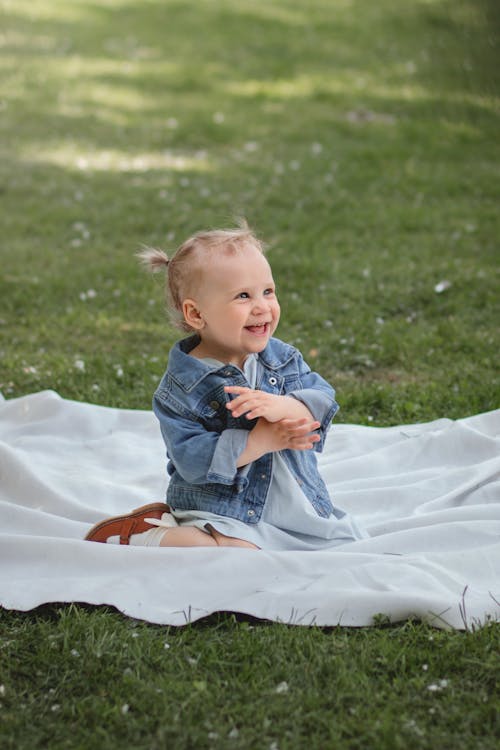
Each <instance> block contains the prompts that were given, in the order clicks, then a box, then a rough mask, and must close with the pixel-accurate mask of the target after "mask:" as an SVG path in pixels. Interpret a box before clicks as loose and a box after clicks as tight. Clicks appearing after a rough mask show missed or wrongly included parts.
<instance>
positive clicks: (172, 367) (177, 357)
mask: <svg viewBox="0 0 500 750" xmlns="http://www.w3.org/2000/svg"><path fill="white" fill-rule="evenodd" d="M198 343H199V337H198V336H197V335H196V334H195V335H193V336H188V338H185V339H181V340H180V341H177V343H176V344H174V346H173V347H172V349H171V350H170V354H169V357H168V371H169V373H170V375H171V376H172V378H173V379H174V380H175V381H176V382H177V383H178V384H179V385H180V386H181V388H183V390H185V391H188V392H189V391H192V390H193V388H194V387H195V386H196V385H198V383H200V382H201V381H202V380H204V378H206V377H207V375H209V374H211V373H217V372H220V374H221V375H222V376H224V377H228V376H229V375H237V374H239V375H241V371H240V370H239V369H238V367H236V366H235V365H230V364H228V365H222V366H221V367H216V366H214V365H211V364H208V363H207V362H204V361H203V360H201V359H197V358H196V357H191V356H190V355H189V352H190V351H191V349H194V347H195V346H196V345H197V344H198ZM294 354H295V349H294V348H293V347H292V346H290V345H289V344H285V343H284V342H283V341H280V340H279V339H275V338H271V339H270V340H269V343H268V345H267V346H266V348H265V349H264V350H263V351H262V352H260V354H259V360H260V361H261V362H262V364H263V365H264V366H265V367H267V368H269V369H271V370H279V369H281V368H282V367H284V366H285V365H287V364H288V362H289V361H290V360H291V359H292V357H293V356H294Z"/></svg>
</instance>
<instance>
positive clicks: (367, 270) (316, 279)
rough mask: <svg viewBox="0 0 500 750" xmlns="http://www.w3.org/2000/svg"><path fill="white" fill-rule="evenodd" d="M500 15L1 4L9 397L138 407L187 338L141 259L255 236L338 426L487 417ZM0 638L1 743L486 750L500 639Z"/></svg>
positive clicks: (3, 281) (79, 612) (213, 623)
mask: <svg viewBox="0 0 500 750" xmlns="http://www.w3.org/2000/svg"><path fill="white" fill-rule="evenodd" d="M499 21H500V13H499V9H498V4H497V3H495V2H493V0H411V1H409V2H400V1H399V0H379V1H378V2H370V1H369V0H309V2H299V1H298V0H218V1H217V2H215V0H177V1H175V0H134V1H133V2H132V1H131V0H99V1H98V0H94V1H93V2H92V1H91V0H72V1H71V2H67V0H1V2H0V70H1V76H0V211H1V214H2V232H1V240H0V259H1V266H0V391H1V392H2V393H3V394H4V396H5V397H6V398H14V397H17V396H22V395H24V394H27V393H31V392H34V391H39V390H42V389H46V388H52V389H54V390H56V391H58V392H59V393H60V394H61V395H62V396H64V397H66V398H73V399H78V400H85V401H92V402H95V403H101V404H106V405H110V406H117V407H127V408H144V409H148V408H149V407H150V402H151V395H152V391H153V389H154V387H155V384H156V383H157V381H158V379H159V377H160V376H161V374H162V372H163V370H164V367H165V362H166V355H167V352H168V349H169V347H170V346H171V344H172V343H173V341H174V340H175V339H176V338H177V336H178V334H177V333H176V332H175V331H174V330H173V329H172V328H170V327H169V325H168V323H167V321H166V317H165V313H164V310H163V305H162V289H161V283H160V282H159V281H158V279H157V278H154V279H151V278H148V277H147V276H145V275H144V274H143V273H141V272H140V271H139V270H138V267H137V262H136V259H135V257H134V253H135V252H136V251H137V249H139V247H140V246H141V244H143V243H145V244H155V245H159V246H162V247H165V248H166V249H167V250H169V249H173V248H174V247H175V246H176V245H177V244H178V243H180V242H181V241H182V240H183V239H184V238H185V237H186V236H187V235H189V234H190V233H192V232H193V231H196V230H198V229H200V228H206V227H217V226H221V225H228V224H231V223H232V222H233V217H234V216H236V215H245V216H246V217H247V219H248V220H249V222H250V224H251V225H252V226H253V227H254V228H255V229H256V230H257V231H258V233H259V234H260V235H261V236H262V237H263V238H264V239H265V240H266V241H267V243H268V245H269V258H270V260H271V263H272V265H273V268H274V272H275V277H276V280H277V282H278V288H279V295H280V300H281V303H282V322H281V323H280V329H279V335H280V336H281V338H283V339H285V340H289V341H292V342H294V343H296V344H297V345H298V346H299V347H300V348H301V349H302V350H303V352H304V354H305V356H306V358H307V359H308V360H309V361H310V362H311V364H312V365H314V366H315V367H316V369H318V370H320V371H321V373H322V374H324V375H325V377H327V378H328V379H329V380H330V381H331V382H332V383H333V384H334V385H335V386H336V388H337V396H338V400H339V402H340V404H341V407H342V410H341V412H340V416H339V417H338V418H337V419H340V420H341V421H344V422H358V423H367V424H377V425H391V424H397V423H401V422H415V421H425V420H428V419H434V418H437V417H442V416H447V417H452V418H460V417H465V416H468V415H470V414H473V413H477V412H481V411H486V410H489V409H493V408H497V407H498V406H499V400H500V399H499V392H500V388H499V382H498V351H499V350H500V342H499V337H498V321H499V305H498V298H499V285H498V266H499V264H498V260H499V252H498V236H499V224H500V221H499V215H498V192H499V190H498V188H499V184H498V183H499V181H498V162H499V159H498V152H499V141H498V129H499V122H498V102H499V89H500V87H499V82H498V75H499V74H498V71H499V67H498V29H499ZM443 280H446V281H448V282H449V284H450V286H449V287H448V288H447V289H445V291H443V292H442V293H438V292H436V291H435V287H436V285H437V284H438V283H439V282H441V281H443ZM89 290H91V291H90V294H89ZM0 617H1V620H0V622H1V624H2V629H1V633H2V635H1V638H2V641H1V643H0V646H1V648H2V650H1V652H0V684H1V685H3V686H4V688H3V689H2V690H1V691H0V692H1V693H2V694H0V703H1V704H2V707H1V709H0V740H1V742H2V746H5V745H7V746H8V747H16V748H22V747H26V748H35V747H42V746H50V747H51V748H63V747H78V748H86V747H89V748H90V747H94V746H96V745H97V746H102V747H117V746H121V745H127V744H130V745H133V746H136V747H144V748H150V747H151V748H155V747H164V746H166V745H169V746H172V747H175V748H176V750H177V748H183V747H186V748H187V747H212V746H213V747H226V746H228V747H255V748H261V747H262V748H270V750H271V748H279V750H284V749H285V748H298V747H305V746H309V745H310V746H311V747H327V748H329V747H339V748H342V747H349V748H350V747H352V748H357V747H359V748H392V747H394V748H399V747H404V748H406V747H412V748H413V747H416V748H427V747H429V748H430V747H432V748H435V747H438V748H448V747H449V748H453V749H454V750H455V749H457V750H460V748H474V750H476V748H489V747H493V736H494V732H493V716H492V714H493V710H492V704H491V701H489V700H488V698H487V696H488V690H490V689H492V684H493V678H494V674H495V670H494V669H493V666H492V665H493V663H494V654H495V649H494V645H495V639H497V638H498V627H494V626H491V627H488V628H486V629H484V630H482V631H478V632H469V633H465V634H460V633H458V634H457V633H442V632H434V631H431V630H429V628H428V627H427V626H424V625H418V624H416V623H407V624H404V625H402V626H400V627H395V628H381V627H376V628H373V629H368V630H360V631H346V630H338V629H334V630H331V631H328V630H320V629H314V628H312V629H302V628H296V629H295V628H290V627H287V626H285V625H279V624H274V625H271V624H259V623H252V624H249V623H248V622H246V621H238V620H235V619H233V618H231V617H230V616H228V615H226V616H223V615H221V616H220V617H217V618H211V619H209V620H208V621H207V622H205V623H198V624H194V625H190V626H188V627H186V628H185V629H182V630H172V629H169V628H158V627H153V626H150V625H146V624H138V623H135V622H132V621H130V620H127V619H126V618H124V617H122V616H120V615H117V614H115V613H112V612H111V611H109V610H106V609H104V608H101V609H96V610H89V609H86V608H82V607H80V606H75V607H63V608H61V609H58V608H57V607H55V606H54V607H47V608H44V609H42V610H40V611H37V612H35V613H32V614H19V615H16V614H12V613H6V612H3V613H1V615H0ZM135 633H137V634H138V637H137V638H135V639H134V640H132V634H135ZM431 636H432V637H433V638H434V640H429V639H430V638H431ZM165 640H167V641H168V642H169V643H170V646H171V648H170V649H168V650H165V649H164V647H163V644H164V642H165ZM52 644H55V645H52ZM72 649H76V650H77V651H78V653H79V656H72V654H71V651H72ZM97 652H99V653H100V654H101V656H97V655H96V654H97ZM187 657H189V660H188V659H187ZM192 660H195V661H194V662H193V661H192ZM424 664H427V665H428V670H427V671H425V670H424V669H423V665H424ZM496 671H497V672H498V663H497V664H496ZM440 679H447V680H448V684H447V686H446V688H443V689H442V690H440V691H436V692H432V691H429V690H427V686H428V685H429V684H439V680H440ZM282 682H286V683H287V685H288V687H289V689H288V691H287V692H284V693H276V692H275V691H276V688H277V686H278V685H279V684H280V683H282ZM158 690H161V691H162V692H157V691H158ZM125 705H128V706H129V710H128V712H127V713H122V707H123V706H125ZM53 706H59V708H57V709H53ZM233 730H237V731H238V734H236V732H235V731H233ZM210 733H217V734H218V737H215V735H213V736H212V735H211V734H210ZM231 733H232V734H231Z"/></svg>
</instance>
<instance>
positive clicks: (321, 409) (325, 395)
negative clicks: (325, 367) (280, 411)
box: [286, 350, 339, 453]
mask: <svg viewBox="0 0 500 750" xmlns="http://www.w3.org/2000/svg"><path fill="white" fill-rule="evenodd" d="M297 364H298V370H299V379H300V382H301V385H302V387H301V388H299V389H294V390H291V391H289V392H288V393H287V394H286V395H287V396H293V398H296V399H297V401H301V402H302V403H303V404H304V405H305V406H307V408H308V409H309V411H310V412H311V414H312V415H313V417H314V419H316V420H317V421H318V422H320V428H319V430H318V434H319V436H320V438H321V440H320V441H319V442H317V443H315V444H314V450H315V451H317V452H318V453H320V452H321V451H322V450H323V447H324V444H325V438H326V434H327V432H328V430H329V429H330V426H331V423H332V419H333V417H334V416H335V414H336V413H337V412H338V410H339V405H338V403H337V402H336V401H335V390H334V389H333V388H332V386H331V385H330V384H329V383H327V381H326V380H325V379H324V378H322V377H321V375H318V373H317V372H314V371H313V370H311V368H310V367H309V365H308V364H307V362H305V361H304V358H303V357H302V354H301V353H300V352H299V351H298V350H297Z"/></svg>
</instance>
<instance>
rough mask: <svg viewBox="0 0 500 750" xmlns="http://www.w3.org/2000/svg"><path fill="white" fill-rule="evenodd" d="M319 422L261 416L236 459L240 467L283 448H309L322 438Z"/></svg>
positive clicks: (308, 419)
mask: <svg viewBox="0 0 500 750" xmlns="http://www.w3.org/2000/svg"><path fill="white" fill-rule="evenodd" d="M318 427H320V423H319V422H315V421H313V420H311V418H299V419H281V420H280V421H279V422H268V421H267V420H266V419H264V418H263V417H261V418H260V419H259V420H258V422H257V424H256V425H255V427H254V428H253V430H251V431H250V434H249V436H248V440H247V444H246V447H245V449H244V450H243V452H242V453H241V454H240V456H239V457H238V459H237V461H236V465H237V466H238V468H239V467H241V466H246V465H247V464H249V463H251V462H252V461H256V460H257V459H258V458H260V457H261V456H263V455H264V454H265V453H274V452H276V451H281V450H286V449H289V450H299V451H304V450H309V449H310V448H313V447H314V443H317V442H318V441H319V440H320V436H319V435H318V434H317V433H316V432H315V430H317V429H318Z"/></svg>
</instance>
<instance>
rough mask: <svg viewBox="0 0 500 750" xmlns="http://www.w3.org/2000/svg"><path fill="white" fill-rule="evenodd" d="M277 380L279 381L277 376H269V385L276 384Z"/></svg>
mask: <svg viewBox="0 0 500 750" xmlns="http://www.w3.org/2000/svg"><path fill="white" fill-rule="evenodd" d="M277 382H278V381H277V379H276V378H275V377H270V378H269V385H276V383H277Z"/></svg>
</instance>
